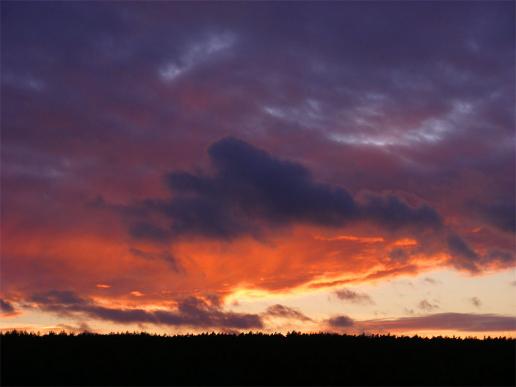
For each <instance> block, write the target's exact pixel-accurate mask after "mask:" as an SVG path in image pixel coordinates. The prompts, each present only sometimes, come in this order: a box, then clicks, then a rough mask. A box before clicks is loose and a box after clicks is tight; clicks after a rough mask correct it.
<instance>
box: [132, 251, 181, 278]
mask: <svg viewBox="0 0 516 387" xmlns="http://www.w3.org/2000/svg"><path fill="white" fill-rule="evenodd" d="M129 251H130V252H131V254H133V255H134V256H136V257H139V258H143V259H147V260H151V261H155V260H157V261H162V262H165V263H166V264H167V265H168V266H169V267H170V268H171V269H172V270H173V271H175V272H178V273H179V272H182V271H183V268H182V267H181V264H180V263H179V261H178V259H177V258H176V257H174V256H173V255H172V254H171V253H170V252H169V251H166V250H163V251H159V252H152V251H144V250H140V249H137V248H135V247H132V248H130V249H129Z"/></svg>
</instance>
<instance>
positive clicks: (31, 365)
mask: <svg viewBox="0 0 516 387" xmlns="http://www.w3.org/2000/svg"><path fill="white" fill-rule="evenodd" d="M0 340H1V350H2V353H1V355H2V356H1V375H2V376H1V383H2V385H4V386H5V385H54V386H59V385H126V386H130V385H154V386H157V385H354V386H358V385H362V386H364V385H433V386H437V385H505V386H513V385H514V383H515V354H516V340H515V339H508V338H487V339H483V340H480V339H473V338H467V339H460V338H443V337H434V338H422V337H418V336H414V337H407V336H401V337H397V336H391V335H373V336H366V335H361V336H350V335H337V334H322V333H321V334H300V333H295V332H293V333H289V334H287V335H281V334H272V335H267V334H261V333H246V334H238V335H236V334H235V335H233V334H215V333H212V334H201V335H184V336H159V335H150V334H146V333H139V334H136V333H134V334H130V333H125V334H109V335H98V334H91V333H82V334H78V335H73V334H66V333H60V334H55V333H51V334H47V335H37V334H30V333H24V332H16V331H14V332H9V333H3V334H1V336H0Z"/></svg>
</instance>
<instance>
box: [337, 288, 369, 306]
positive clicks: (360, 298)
mask: <svg viewBox="0 0 516 387" xmlns="http://www.w3.org/2000/svg"><path fill="white" fill-rule="evenodd" d="M335 295H336V296H337V298H338V299H339V300H343V301H349V302H351V303H353V304H370V305H372V304H374V301H373V300H372V299H371V297H369V295H367V294H365V293H359V292H355V291H353V290H349V289H341V290H337V291H335Z"/></svg>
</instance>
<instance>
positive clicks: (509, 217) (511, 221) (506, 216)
mask: <svg viewBox="0 0 516 387" xmlns="http://www.w3.org/2000/svg"><path fill="white" fill-rule="evenodd" d="M473 209H475V210H477V211H478V212H479V213H480V216H481V217H482V218H484V219H485V220H486V221H487V222H489V223H490V224H491V225H493V226H495V227H497V228H499V229H500V230H503V231H507V232H510V233H514V232H515V231H516V204H515V201H514V197H512V198H510V199H508V200H506V201H500V200H493V201H492V202H490V203H486V204H476V205H474V206H473Z"/></svg>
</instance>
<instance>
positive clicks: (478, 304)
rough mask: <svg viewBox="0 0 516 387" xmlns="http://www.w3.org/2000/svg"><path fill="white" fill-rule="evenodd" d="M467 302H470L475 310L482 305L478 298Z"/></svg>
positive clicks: (472, 298)
mask: <svg viewBox="0 0 516 387" xmlns="http://www.w3.org/2000/svg"><path fill="white" fill-rule="evenodd" d="M469 300H470V301H471V304H472V305H473V306H476V307H477V308H480V306H481V305H482V301H480V299H479V298H478V297H471V298H470V299H469Z"/></svg>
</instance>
